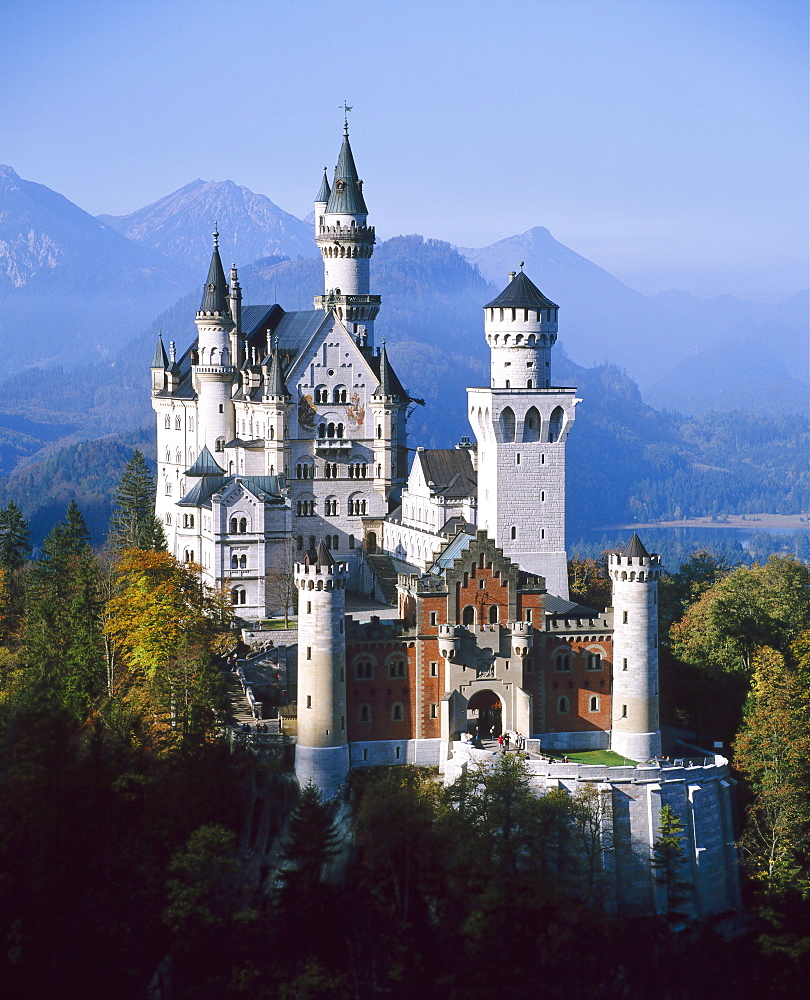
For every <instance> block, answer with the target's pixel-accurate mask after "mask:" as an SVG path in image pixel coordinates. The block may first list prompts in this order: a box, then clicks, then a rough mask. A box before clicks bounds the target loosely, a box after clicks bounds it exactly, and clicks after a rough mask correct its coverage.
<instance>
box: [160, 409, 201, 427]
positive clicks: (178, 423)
mask: <svg viewBox="0 0 810 1000" xmlns="http://www.w3.org/2000/svg"><path fill="white" fill-rule="evenodd" d="M163 426H164V427H165V428H166V430H167V431H170V430H171V429H172V418H171V414H169V413H167V414H166V416H165V418H164V420H163ZM174 429H175V430H176V431H181V430H182V429H183V418H182V417H180V416H176V417H175V418H174ZM188 429H189V430H190V431H193V430H194V417H189V418H188Z"/></svg>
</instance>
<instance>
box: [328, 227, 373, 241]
mask: <svg viewBox="0 0 810 1000" xmlns="http://www.w3.org/2000/svg"><path fill="white" fill-rule="evenodd" d="M316 239H338V240H354V241H356V242H358V243H373V242H374V240H375V232H374V226H365V225H363V226H356V225H351V226H341V225H336V226H325V225H323V223H321V225H320V226H318V235H317V236H316Z"/></svg>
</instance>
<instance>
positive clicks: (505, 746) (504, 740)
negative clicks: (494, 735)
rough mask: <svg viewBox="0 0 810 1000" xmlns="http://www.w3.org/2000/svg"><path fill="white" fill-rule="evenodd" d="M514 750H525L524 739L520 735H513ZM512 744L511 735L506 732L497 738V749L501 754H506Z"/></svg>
mask: <svg viewBox="0 0 810 1000" xmlns="http://www.w3.org/2000/svg"><path fill="white" fill-rule="evenodd" d="M514 743H515V750H525V749H526V737H525V736H521V735H520V733H515V739H514ZM511 744H512V734H511V733H510V732H509V731H508V730H507V732H505V733H501V735H500V736H499V737H498V749H499V750H500V751H501V753H506V751H507V750H509V749H510V747H511Z"/></svg>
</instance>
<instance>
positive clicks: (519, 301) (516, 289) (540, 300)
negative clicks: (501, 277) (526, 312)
mask: <svg viewBox="0 0 810 1000" xmlns="http://www.w3.org/2000/svg"><path fill="white" fill-rule="evenodd" d="M549 306H551V307H552V308H554V309H556V308H558V307H557V304H556V303H555V302H552V301H551V299H547V298H546V297H545V295H543V293H542V292H541V291H540V289H539V288H538V287H537V285H535V283H534V282H533V281H532V280H531V279H530V278H528V277H527V276H526V275H525V274H524V273H523V271H520V272H519V273H518V274H516V275H515V277H514V278H513V279H512V281H510V282H509V284H508V285H507V286H506V288H504V290H503V291H502V292H501V294H500V295H499V296H497V298H494V299H493V300H492V301H491V302H487V304H486V305H485V306H484V308H485V309H491V308H493V307H494V308H504V309H506V308H509V309H547V308H548V307H549Z"/></svg>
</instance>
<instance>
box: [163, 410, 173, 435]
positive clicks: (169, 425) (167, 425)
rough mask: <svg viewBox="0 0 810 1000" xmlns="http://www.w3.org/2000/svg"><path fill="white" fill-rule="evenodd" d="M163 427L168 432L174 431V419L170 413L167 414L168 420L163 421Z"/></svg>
mask: <svg viewBox="0 0 810 1000" xmlns="http://www.w3.org/2000/svg"><path fill="white" fill-rule="evenodd" d="M163 426H164V427H165V428H166V430H167V431H170V430H171V429H172V418H171V417H170V416H169V414H168V413H167V414H166V419H165V420H164V421H163Z"/></svg>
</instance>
